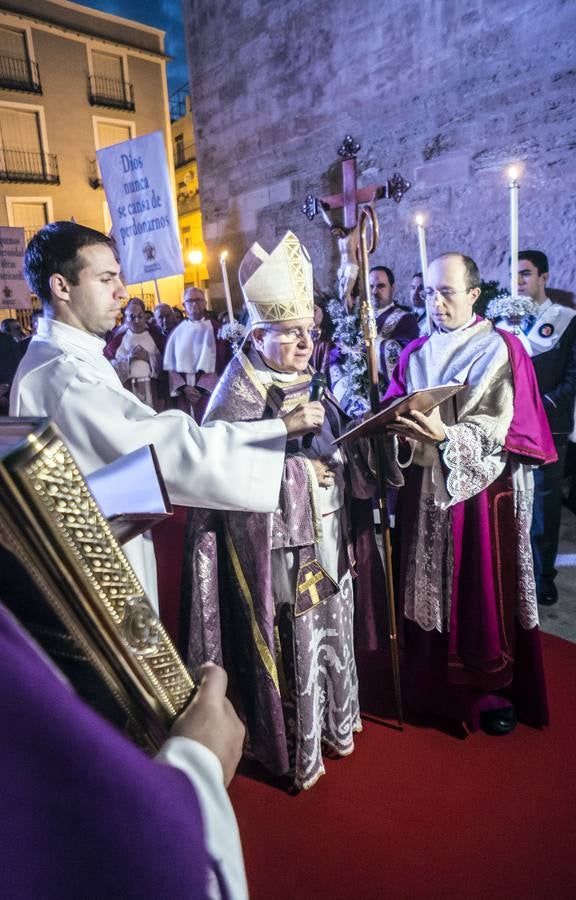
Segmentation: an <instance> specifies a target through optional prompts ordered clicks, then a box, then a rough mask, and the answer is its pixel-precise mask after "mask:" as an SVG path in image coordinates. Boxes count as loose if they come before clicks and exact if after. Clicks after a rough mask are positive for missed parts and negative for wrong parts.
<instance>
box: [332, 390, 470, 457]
mask: <svg viewBox="0 0 576 900" xmlns="http://www.w3.org/2000/svg"><path fill="white" fill-rule="evenodd" d="M464 387H466V385H465V384H445V385H440V386H438V387H430V388H421V389H419V390H417V391H413V392H412V393H411V394H407V395H406V396H404V397H395V398H394V399H393V400H391V401H390V402H389V403H387V404H386V406H384V408H383V409H381V410H380V411H379V412H377V413H375V414H374V415H373V416H369V417H368V418H367V419H364V420H363V421H362V422H360V423H359V424H358V425H355V426H354V427H353V428H350V430H349V431H347V432H346V434H343V435H342V436H341V437H339V438H337V439H336V440H335V441H334V442H333V443H335V444H340V443H344V442H348V441H351V440H356V439H357V438H360V437H377V436H378V435H384V434H390V433H391V432H392V431H393V430H395V428H396V426H397V424H398V423H400V424H401V425H403V427H404V428H405V429H408V427H409V426H410V430H412V431H414V428H415V426H416V425H417V428H416V431H417V432H418V436H417V437H416V435H415V434H408V433H407V432H400V430H398V429H396V433H398V434H400V433H405V434H406V436H407V437H415V438H416V440H424V437H423V435H426V437H427V438H428V440H427V441H426V442H427V443H437V442H438V441H441V440H443V439H444V436H445V435H444V433H443V432H444V426H443V425H442V420H441V418H440V413H439V411H438V410H437V408H438V407H439V406H440V404H441V403H443V402H444V401H445V400H448V399H449V398H450V397H453V396H454V395H455V394H457V393H459V391H461V390H462V389H463V388H464ZM434 409H436V410H437V416H435V417H433V418H432V419H430V418H428V414H429V413H430V412H431V411H432V410H434ZM425 423H427V424H425ZM392 425H394V426H395V428H391V427H390V426H392ZM440 433H442V437H435V439H434V440H431V438H432V437H433V435H436V434H438V435H439V434H440Z"/></svg>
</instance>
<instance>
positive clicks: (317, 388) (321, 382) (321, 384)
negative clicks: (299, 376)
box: [302, 372, 326, 450]
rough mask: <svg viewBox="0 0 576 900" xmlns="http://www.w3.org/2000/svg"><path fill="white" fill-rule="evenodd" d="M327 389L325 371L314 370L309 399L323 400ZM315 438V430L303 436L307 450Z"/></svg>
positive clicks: (303, 442)
mask: <svg viewBox="0 0 576 900" xmlns="http://www.w3.org/2000/svg"><path fill="white" fill-rule="evenodd" d="M325 390H326V376H325V375H324V373H323V372H314V374H313V376H312V379H311V381H310V387H309V389H308V400H310V402H312V401H313V400H321V399H322V397H323V396H324V391H325ZM313 440H314V432H312V431H310V432H309V433H308V434H305V435H304V437H303V438H302V446H303V447H304V449H305V450H309V449H310V447H311V446H312V441H313Z"/></svg>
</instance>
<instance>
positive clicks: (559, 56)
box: [184, 0, 576, 299]
mask: <svg viewBox="0 0 576 900" xmlns="http://www.w3.org/2000/svg"><path fill="white" fill-rule="evenodd" d="M184 8H185V17H186V27H187V40H188V52H189V60H190V69H191V88H192V102H193V113H194V117H195V127H196V134H197V149H198V160H199V171H200V184H201V192H202V210H203V218H204V223H205V224H204V230H205V238H206V242H207V245H208V248H209V251H210V252H211V260H210V269H211V274H212V278H213V286H214V290H213V294H214V295H215V296H217V295H218V285H217V284H216V282H218V281H220V280H221V279H220V277H219V274H218V265H217V258H218V253H219V251H220V249H221V248H223V247H227V248H228V250H229V252H230V257H231V259H232V261H233V262H235V263H238V262H239V260H240V258H241V256H242V254H243V253H244V252H245V250H246V249H247V247H248V246H249V245H250V244H251V242H252V241H253V240H255V239H258V240H259V241H260V242H261V243H262V244H263V245H264V246H265V247H266V248H267V249H270V247H271V246H272V245H273V244H274V243H275V242H276V240H277V239H278V238H279V237H280V236H281V235H282V234H283V232H284V231H285V230H286V229H287V228H291V229H292V230H294V231H295V232H296V233H297V234H298V235H299V236H300V238H301V239H302V240H303V242H304V243H305V244H306V245H307V247H308V249H309V251H310V253H311V256H312V260H313V262H314V265H315V272H316V279H317V282H318V283H319V285H320V286H321V287H323V288H329V287H330V286H331V285H332V283H333V278H334V272H335V268H336V258H337V254H336V248H335V246H334V244H333V240H332V238H331V237H330V235H329V232H328V229H327V227H326V226H325V225H322V224H321V222H320V219H319V217H318V218H316V219H315V220H314V221H313V222H308V220H307V219H306V218H305V217H304V215H302V213H301V212H300V211H299V207H300V205H301V204H302V202H303V200H304V198H305V196H306V195H307V194H308V193H314V194H320V195H322V194H328V193H332V192H334V191H336V190H339V189H340V166H339V164H338V157H337V154H336V150H337V148H338V146H339V145H340V143H341V141H342V138H343V137H344V135H345V134H351V135H353V136H354V137H355V138H356V140H358V141H359V142H360V143H361V145H362V148H361V150H360V153H359V154H358V168H359V182H360V185H363V184H372V183H383V182H384V181H385V180H386V179H387V178H388V177H389V176H390V175H391V174H392V173H393V172H395V171H399V172H401V173H402V174H403V175H404V177H406V178H407V179H409V180H410V181H411V182H412V188H411V190H410V191H409V193H408V194H407V195H406V197H405V198H404V200H403V201H402V203H401V204H400V205H396V204H395V203H393V202H391V201H380V202H379V204H378V206H377V209H378V214H379V219H380V225H381V231H382V238H381V243H380V246H379V248H378V250H377V252H376V254H375V255H374V257H373V258H372V259H373V261H374V262H375V263H385V264H387V265H390V266H391V267H392V268H393V269H394V271H395V273H396V278H397V284H398V294H399V295H400V296H405V295H406V292H407V285H408V283H409V280H410V276H411V274H412V272H413V271H415V270H416V269H418V268H419V258H418V243H417V239H416V233H415V227H414V216H415V214H416V213H417V212H423V213H425V215H426V222H427V242H428V251H429V258H430V257H431V256H433V255H434V254H436V253H438V252H442V251H445V250H449V249H458V250H461V251H463V252H465V253H469V254H470V255H472V256H473V257H474V258H475V259H476V260H477V262H478V264H479V265H480V269H481V272H482V274H483V277H484V278H497V279H499V280H500V281H501V282H502V283H503V284H507V283H508V265H507V254H508V246H509V239H508V232H509V214H508V208H509V199H508V197H509V191H508V189H507V180H508V179H507V174H506V169H507V167H508V166H509V165H510V164H512V163H518V164H519V165H520V169H521V175H520V183H521V189H520V246H521V247H522V246H532V247H538V248H541V249H544V250H545V251H546V252H548V254H549V256H550V261H551V278H550V285H551V286H552V287H554V288H557V289H559V290H564V291H573V290H574V287H575V285H576V254H575V253H574V245H575V242H576V241H575V239H576V165H575V149H576V37H575V36H576V5H575V4H574V3H573V2H571V0H548V2H543V0H424V2H422V0H355V2H351V0H210V2H206V0H184ZM231 280H232V281H233V284H234V286H235V292H236V296H237V297H238V299H239V294H238V288H237V286H236V285H237V283H236V278H235V277H234V278H233V279H231Z"/></svg>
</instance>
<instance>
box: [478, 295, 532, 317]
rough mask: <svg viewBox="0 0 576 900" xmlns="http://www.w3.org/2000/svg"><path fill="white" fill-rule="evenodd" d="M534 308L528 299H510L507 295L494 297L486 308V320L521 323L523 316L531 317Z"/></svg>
mask: <svg viewBox="0 0 576 900" xmlns="http://www.w3.org/2000/svg"><path fill="white" fill-rule="evenodd" d="M535 313H536V307H535V305H534V303H533V302H532V300H530V298H529V297H511V296H510V295H509V294H508V293H506V294H503V295H501V296H500V297H495V298H494V299H493V300H491V301H490V303H489V304H488V306H487V307H486V312H485V316H486V318H487V319H502V318H503V319H510V320H511V321H512V322H521V321H522V319H523V318H524V316H533V315H535Z"/></svg>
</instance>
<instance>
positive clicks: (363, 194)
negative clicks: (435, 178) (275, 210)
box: [301, 134, 410, 229]
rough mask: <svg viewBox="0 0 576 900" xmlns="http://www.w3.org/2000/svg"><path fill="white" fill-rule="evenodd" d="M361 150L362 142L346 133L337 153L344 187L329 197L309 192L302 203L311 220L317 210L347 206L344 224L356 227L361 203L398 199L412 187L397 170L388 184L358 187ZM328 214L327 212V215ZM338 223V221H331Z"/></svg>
mask: <svg viewBox="0 0 576 900" xmlns="http://www.w3.org/2000/svg"><path fill="white" fill-rule="evenodd" d="M359 150H360V144H359V143H358V142H357V141H355V140H354V138H353V137H352V136H351V135H349V134H347V135H346V137H345V138H344V140H343V141H342V144H341V145H340V147H339V148H338V156H340V157H341V158H342V190H341V192H340V193H339V194H330V195H329V196H328V197H315V196H314V195H313V194H308V196H307V197H306V200H305V202H304V203H303V205H302V206H301V211H302V212H303V213H304V215H305V216H306V217H307V218H308V219H309V220H310V221H312V219H313V218H314V216H315V215H317V214H318V213H327V212H328V211H329V210H333V209H343V210H344V222H343V225H344V228H346V229H352V228H355V227H356V224H357V221H358V207H359V206H361V205H363V204H365V203H373V202H374V201H375V200H380V199H382V198H385V199H390V198H391V199H392V200H395V201H396V203H399V202H400V200H401V199H402V197H403V196H404V194H405V193H406V191H407V190H408V189H409V187H410V182H409V181H406V180H405V179H404V178H403V177H402V176H401V175H400V173H399V172H395V173H394V175H393V176H392V178H390V179H388V181H387V182H386V184H383V185H377V184H370V185H368V186H367V187H363V188H359V187H358V180H357V170H356V155H357V153H358V151H359ZM325 218H326V215H325ZM331 224H332V225H335V224H336V223H331Z"/></svg>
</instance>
